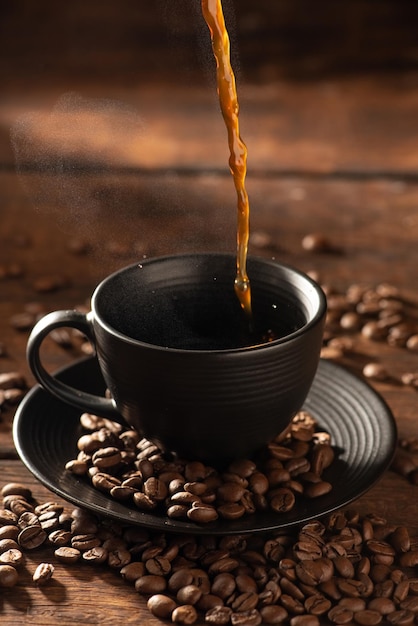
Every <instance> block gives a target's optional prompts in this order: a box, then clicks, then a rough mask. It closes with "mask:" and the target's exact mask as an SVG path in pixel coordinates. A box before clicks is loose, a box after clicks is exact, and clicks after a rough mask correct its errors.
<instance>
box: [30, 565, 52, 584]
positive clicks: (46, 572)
mask: <svg viewBox="0 0 418 626" xmlns="http://www.w3.org/2000/svg"><path fill="white" fill-rule="evenodd" d="M54 570H55V568H54V566H53V565H52V564H51V563H40V564H39V565H38V567H37V568H36V570H35V572H34V574H33V577H32V578H33V582H35V583H36V584H37V585H45V584H46V583H47V582H48V581H49V580H50V579H51V578H52V576H53V574H54Z"/></svg>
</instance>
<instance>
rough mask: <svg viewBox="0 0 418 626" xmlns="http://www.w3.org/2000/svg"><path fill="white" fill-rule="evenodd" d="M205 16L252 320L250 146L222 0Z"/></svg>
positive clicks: (244, 296) (207, 7)
mask: <svg viewBox="0 0 418 626" xmlns="http://www.w3.org/2000/svg"><path fill="white" fill-rule="evenodd" d="M202 13H203V17H204V19H205V21H206V23H207V25H208V28H209V31H210V35H211V41H212V49H213V54H214V56H215V59H216V78H217V89H218V95H219V103H220V106H221V111H222V115H223V118H224V121H225V125H226V128H227V132H228V145H229V151H230V157H229V168H230V170H231V174H232V176H233V179H234V185H235V189H236V192H237V205H238V206H237V208H238V226H237V273H236V278H235V292H236V294H237V296H238V299H239V301H240V304H241V307H242V309H243V310H244V311H245V313H246V314H247V316H248V318H249V319H251V289H250V281H249V278H248V275H247V251H248V240H249V218H250V204H249V199H248V194H247V191H246V188H245V178H246V174H247V147H246V145H245V143H244V142H243V140H242V138H241V135H240V128H239V103H238V96H237V88H236V82H235V75H234V72H233V70H232V66H231V60H230V41H229V35H228V31H227V28H226V25H225V19H224V14H223V9H222V2H221V0H202Z"/></svg>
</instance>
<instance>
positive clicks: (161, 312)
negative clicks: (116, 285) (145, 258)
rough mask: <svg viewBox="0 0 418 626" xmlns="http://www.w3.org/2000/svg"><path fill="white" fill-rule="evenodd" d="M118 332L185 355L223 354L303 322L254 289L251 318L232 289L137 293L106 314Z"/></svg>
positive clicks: (289, 308)
mask: <svg viewBox="0 0 418 626" xmlns="http://www.w3.org/2000/svg"><path fill="white" fill-rule="evenodd" d="M105 318H106V320H107V321H108V323H109V324H110V325H111V326H112V327H113V328H115V329H116V330H117V331H118V332H120V333H122V334H124V335H127V336H129V337H132V338H133V339H137V340H139V341H144V342H145V343H150V344H154V345H160V346H164V347H171V348H184V349H188V350H222V349H231V348H240V347H244V346H250V345H255V344H259V343H264V342H266V341H269V340H271V339H272V338H273V339H277V338H279V337H283V336H285V335H288V334H290V333H292V332H294V331H295V330H297V329H298V328H300V327H301V326H302V325H303V324H304V322H305V317H304V315H303V313H302V311H300V310H298V309H297V308H296V307H295V306H294V305H293V304H292V303H291V302H290V301H289V300H286V298H284V297H283V298H282V299H281V300H277V298H276V299H273V297H272V296H271V295H269V294H267V293H258V292H257V289H254V294H253V315H252V318H251V319H249V318H248V317H247V315H246V313H245V312H244V311H243V310H242V309H241V307H240V305H239V302H238V299H237V297H236V294H235V293H234V290H233V285H232V284H231V285H222V284H211V285H207V284H204V283H202V284H201V285H197V286H193V287H188V286H184V287H183V288H182V289H179V288H176V290H175V291H173V289H172V288H170V287H167V288H164V289H158V290H144V289H138V290H137V292H136V294H135V295H132V294H131V296H130V297H129V298H127V299H126V300H124V299H118V301H117V303H116V306H114V307H113V308H111V307H109V308H108V309H107V310H106V312H105Z"/></svg>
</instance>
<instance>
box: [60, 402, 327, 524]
mask: <svg viewBox="0 0 418 626" xmlns="http://www.w3.org/2000/svg"><path fill="white" fill-rule="evenodd" d="M80 420H81V424H82V426H83V427H84V429H85V430H86V434H84V435H82V436H81V437H80V438H79V440H78V449H79V451H80V452H79V454H78V456H77V458H75V459H73V460H71V461H69V462H68V463H67V464H66V468H67V469H68V470H69V471H71V472H73V473H74V474H77V475H78V476H86V477H88V479H89V480H91V483H92V484H93V485H94V486H95V487H96V488H97V489H99V490H101V491H104V492H106V493H108V494H109V495H110V496H111V497H113V498H115V499H117V500H121V501H123V502H126V503H129V504H133V505H135V506H136V507H137V508H138V509H140V510H141V511H154V512H155V513H163V514H166V515H168V517H170V518H175V519H186V520H188V521H192V522H196V523H197V524H207V523H210V522H214V521H215V520H217V519H218V518H221V519H226V520H235V519H239V518H241V517H243V516H244V515H248V514H253V513H255V512H256V511H268V510H270V511H274V512H276V513H284V512H287V511H290V510H291V509H292V508H293V506H294V505H295V502H296V499H297V498H298V497H305V498H317V497H320V496H322V495H324V494H326V493H328V492H329V491H331V489H332V485H331V483H330V482H329V481H327V480H324V478H323V472H324V470H325V469H327V468H328V467H329V466H330V465H331V463H332V462H333V460H334V456H335V455H334V449H333V447H332V445H331V440H330V436H329V434H328V433H326V432H322V431H319V430H318V427H317V423H316V421H315V420H314V419H313V417H312V416H311V415H310V414H308V413H307V412H306V411H300V412H299V413H298V414H297V415H296V417H295V418H294V419H293V421H292V423H291V424H290V426H289V428H288V429H287V430H286V431H285V432H284V433H282V434H281V435H279V436H278V437H277V438H276V439H274V440H273V441H272V442H271V443H270V444H269V445H268V446H266V448H265V450H264V451H263V452H261V453H260V455H259V457H258V458H257V459H255V460H254V461H253V460H249V459H243V460H237V461H234V462H231V463H230V465H229V466H228V467H226V468H225V470H217V469H215V468H213V467H209V466H207V465H205V464H203V463H201V462H198V461H186V460H177V459H176V460H167V458H165V457H164V455H163V454H162V453H161V452H160V450H159V449H158V448H157V446H156V445H154V444H153V443H151V442H150V441H148V440H147V439H141V438H140V436H139V435H138V433H137V432H136V431H134V430H126V429H123V428H122V427H121V426H120V425H119V424H116V423H114V422H110V421H109V420H104V419H102V418H100V417H98V416H95V415H91V414H89V413H84V414H82V415H81V418H80Z"/></svg>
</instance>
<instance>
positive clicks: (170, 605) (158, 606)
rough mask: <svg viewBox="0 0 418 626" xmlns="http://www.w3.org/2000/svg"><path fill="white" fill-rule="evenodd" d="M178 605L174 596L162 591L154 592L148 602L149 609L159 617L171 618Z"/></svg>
mask: <svg viewBox="0 0 418 626" xmlns="http://www.w3.org/2000/svg"><path fill="white" fill-rule="evenodd" d="M176 607H177V604H176V602H175V601H174V600H173V599H172V598H170V597H169V596H166V595H163V594H161V593H158V594H154V595H153V596H151V597H150V598H149V599H148V602H147V608H148V610H149V611H150V612H151V613H152V614H153V615H154V616H155V617H158V618H159V619H170V618H171V615H172V613H173V611H174V609H175V608H176Z"/></svg>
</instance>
